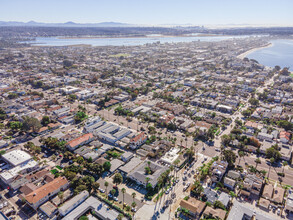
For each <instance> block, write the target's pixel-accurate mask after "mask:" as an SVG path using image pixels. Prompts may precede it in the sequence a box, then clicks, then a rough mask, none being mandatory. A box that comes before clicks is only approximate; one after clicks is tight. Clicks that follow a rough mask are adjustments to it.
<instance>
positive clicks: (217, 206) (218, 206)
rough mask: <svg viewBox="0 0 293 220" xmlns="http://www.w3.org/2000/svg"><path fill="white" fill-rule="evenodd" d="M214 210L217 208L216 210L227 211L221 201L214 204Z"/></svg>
mask: <svg viewBox="0 0 293 220" xmlns="http://www.w3.org/2000/svg"><path fill="white" fill-rule="evenodd" d="M214 208H215V209H217V208H220V209H223V210H225V206H224V204H223V203H222V202H221V201H219V200H216V201H215V202H214Z"/></svg>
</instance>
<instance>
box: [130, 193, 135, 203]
mask: <svg viewBox="0 0 293 220" xmlns="http://www.w3.org/2000/svg"><path fill="white" fill-rule="evenodd" d="M131 196H132V199H133V202H134V199H135V197H136V193H135V192H133V193H132V194H131Z"/></svg>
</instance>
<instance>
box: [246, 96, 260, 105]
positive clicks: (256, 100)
mask: <svg viewBox="0 0 293 220" xmlns="http://www.w3.org/2000/svg"><path fill="white" fill-rule="evenodd" d="M248 102H249V103H250V104H251V105H253V106H258V105H259V100H258V99H256V98H250V99H249V100H248Z"/></svg>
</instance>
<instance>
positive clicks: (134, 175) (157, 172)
mask: <svg viewBox="0 0 293 220" xmlns="http://www.w3.org/2000/svg"><path fill="white" fill-rule="evenodd" d="M146 167H149V169H150V172H151V173H149V174H147V173H146V169H145V168H146ZM166 170H167V167H165V166H162V165H160V164H158V163H155V162H153V161H144V162H143V163H141V164H140V165H138V166H137V167H136V168H134V169H133V170H132V171H130V173H129V174H128V176H127V177H129V178H130V179H132V180H134V181H135V182H137V184H140V185H143V186H144V187H146V185H147V182H149V183H150V184H152V186H153V187H155V186H156V185H157V183H158V178H159V177H160V176H161V174H162V173H163V172H165V171H166ZM147 178H149V181H147V180H146V179H147Z"/></svg>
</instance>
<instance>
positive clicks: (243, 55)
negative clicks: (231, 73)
mask: <svg viewBox="0 0 293 220" xmlns="http://www.w3.org/2000/svg"><path fill="white" fill-rule="evenodd" d="M272 46H273V44H272V43H269V44H267V45H265V46H262V47H256V48H253V49H251V50H248V51H246V52H244V53H242V54H239V55H238V56H237V58H239V59H244V58H245V57H246V56H247V55H248V54H251V53H253V52H255V51H257V50H260V49H264V48H269V47H272Z"/></svg>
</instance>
